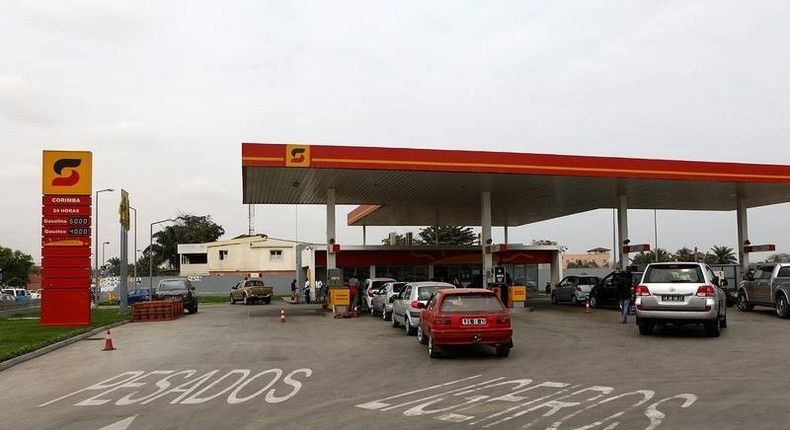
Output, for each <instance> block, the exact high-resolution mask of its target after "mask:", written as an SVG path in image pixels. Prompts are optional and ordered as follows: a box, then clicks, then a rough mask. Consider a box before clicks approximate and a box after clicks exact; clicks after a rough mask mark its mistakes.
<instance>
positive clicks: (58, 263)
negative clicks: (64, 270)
mask: <svg viewBox="0 0 790 430" xmlns="http://www.w3.org/2000/svg"><path fill="white" fill-rule="evenodd" d="M41 265H42V266H43V267H46V268H48V269H49V268H60V267H73V268H79V267H84V268H87V269H90V267H91V258H90V257H44V258H42V259H41Z"/></svg>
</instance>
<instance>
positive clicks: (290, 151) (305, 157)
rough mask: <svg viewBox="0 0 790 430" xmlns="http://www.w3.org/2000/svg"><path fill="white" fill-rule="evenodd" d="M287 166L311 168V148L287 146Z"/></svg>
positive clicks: (306, 146) (307, 146)
mask: <svg viewBox="0 0 790 430" xmlns="http://www.w3.org/2000/svg"><path fill="white" fill-rule="evenodd" d="M285 165H286V166H287V167H310V146H309V145H286V146H285Z"/></svg>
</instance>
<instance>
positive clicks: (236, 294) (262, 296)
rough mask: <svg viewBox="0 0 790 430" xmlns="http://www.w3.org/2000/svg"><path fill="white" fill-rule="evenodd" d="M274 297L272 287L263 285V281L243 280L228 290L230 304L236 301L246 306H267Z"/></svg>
mask: <svg viewBox="0 0 790 430" xmlns="http://www.w3.org/2000/svg"><path fill="white" fill-rule="evenodd" d="M272 296H274V287H273V286H271V285H265V284H264V283H263V279H245V280H243V281H241V282H239V283H237V284H236V285H234V286H233V287H232V288H231V289H230V304H235V303H236V302H237V301H240V302H242V303H244V304H245V305H248V304H250V303H260V302H263V303H265V304H267V305H268V304H269V303H271V302H272Z"/></svg>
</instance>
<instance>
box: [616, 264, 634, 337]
mask: <svg viewBox="0 0 790 430" xmlns="http://www.w3.org/2000/svg"><path fill="white" fill-rule="evenodd" d="M615 282H616V283H617V284H616V285H617V301H618V302H620V320H621V322H622V323H623V324H625V323H627V322H628V313H629V310H630V309H631V279H630V275H628V274H626V273H623V272H620V271H618V272H617V273H616V274H615Z"/></svg>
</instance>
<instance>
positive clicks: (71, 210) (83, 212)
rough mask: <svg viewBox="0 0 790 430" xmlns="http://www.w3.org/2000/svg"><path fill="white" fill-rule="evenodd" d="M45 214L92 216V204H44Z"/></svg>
mask: <svg viewBox="0 0 790 430" xmlns="http://www.w3.org/2000/svg"><path fill="white" fill-rule="evenodd" d="M42 212H43V214H44V216H45V217H46V216H64V215H65V216H69V215H72V216H90V215H91V207H90V206H54V205H47V206H44V210H43V211H42Z"/></svg>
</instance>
